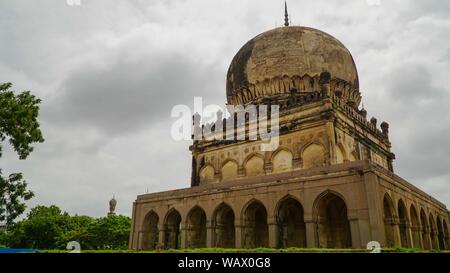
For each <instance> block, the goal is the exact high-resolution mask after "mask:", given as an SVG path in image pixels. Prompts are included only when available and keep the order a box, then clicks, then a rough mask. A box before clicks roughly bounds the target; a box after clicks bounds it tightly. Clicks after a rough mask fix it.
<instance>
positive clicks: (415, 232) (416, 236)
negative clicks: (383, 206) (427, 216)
mask: <svg viewBox="0 0 450 273" xmlns="http://www.w3.org/2000/svg"><path fill="white" fill-rule="evenodd" d="M409 214H410V218H411V233H412V247H415V248H421V247H422V246H421V245H420V224H419V217H418V216H417V211H416V208H415V207H414V205H411V208H410V209H409Z"/></svg>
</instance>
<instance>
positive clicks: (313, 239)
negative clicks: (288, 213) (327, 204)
mask: <svg viewBox="0 0 450 273" xmlns="http://www.w3.org/2000/svg"><path fill="white" fill-rule="evenodd" d="M305 227H306V247H307V248H316V247H317V245H318V243H317V236H316V235H317V234H316V223H314V221H313V220H312V219H310V220H305Z"/></svg>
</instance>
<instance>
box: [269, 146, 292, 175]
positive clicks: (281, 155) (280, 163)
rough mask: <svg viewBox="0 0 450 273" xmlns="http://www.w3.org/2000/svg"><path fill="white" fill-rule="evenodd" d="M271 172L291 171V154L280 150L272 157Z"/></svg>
mask: <svg viewBox="0 0 450 273" xmlns="http://www.w3.org/2000/svg"><path fill="white" fill-rule="evenodd" d="M272 162H273V172H274V173H281V172H287V171H290V170H291V169H292V153H291V152H288V151H285V150H281V151H279V152H278V153H277V154H276V155H275V156H274V157H273V161H272Z"/></svg>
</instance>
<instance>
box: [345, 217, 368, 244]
mask: <svg viewBox="0 0 450 273" xmlns="http://www.w3.org/2000/svg"><path fill="white" fill-rule="evenodd" d="M348 221H349V222H350V232H351V236H352V248H354V249H363V248H365V246H364V247H362V244H361V236H360V234H359V223H358V218H351V219H348Z"/></svg>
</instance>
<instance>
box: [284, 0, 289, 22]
mask: <svg viewBox="0 0 450 273" xmlns="http://www.w3.org/2000/svg"><path fill="white" fill-rule="evenodd" d="M284 26H285V27H288V26H289V14H288V9H287V2H286V1H284Z"/></svg>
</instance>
